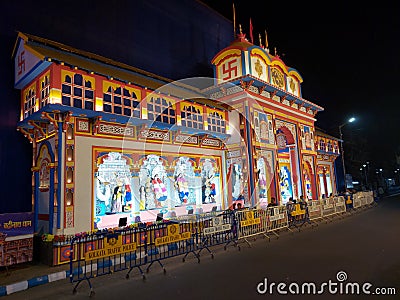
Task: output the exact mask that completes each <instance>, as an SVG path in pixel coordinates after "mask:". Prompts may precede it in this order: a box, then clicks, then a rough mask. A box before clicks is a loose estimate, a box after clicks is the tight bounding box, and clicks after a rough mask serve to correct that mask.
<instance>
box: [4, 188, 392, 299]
mask: <svg viewBox="0 0 400 300" xmlns="http://www.w3.org/2000/svg"><path fill="white" fill-rule="evenodd" d="M251 242H252V247H248V246H247V245H246V244H241V247H240V248H241V250H240V251H238V249H237V248H235V247H228V249H227V250H226V251H224V250H223V248H222V247H218V248H213V249H214V250H215V257H214V259H211V257H210V255H208V254H207V253H206V252H202V256H201V262H200V263H197V260H196V259H194V258H193V257H192V256H189V258H188V259H187V260H186V262H184V263H183V262H182V260H181V257H178V258H173V259H169V260H166V261H165V268H166V270H167V273H166V274H165V275H164V274H163V272H162V269H161V268H159V266H158V265H154V266H153V267H152V268H151V270H150V273H149V274H147V279H146V281H143V280H142V278H141V276H140V275H139V273H138V272H137V271H136V270H135V271H133V272H132V273H131V277H130V278H129V279H126V278H125V275H126V272H125V271H124V272H118V273H114V274H112V275H106V276H102V277H98V278H95V279H93V280H92V281H91V282H92V284H93V287H94V290H95V295H94V296H93V299H107V300H110V299H112V300H117V299H118V300H123V299H140V300H144V299H174V298H175V299H207V300H210V299H286V298H290V299H400V196H392V197H389V198H386V199H384V200H382V201H381V202H380V203H379V205H378V206H376V207H374V208H371V209H367V210H365V211H362V212H360V213H358V214H355V215H352V216H348V217H345V218H343V219H335V220H334V221H333V222H329V223H321V224H320V225H319V226H318V227H315V228H311V227H309V226H307V228H304V229H303V230H302V231H301V232H295V233H294V234H290V233H283V234H282V235H281V237H280V238H279V239H275V238H272V239H271V242H268V240H266V239H263V238H261V237H260V238H258V239H257V240H256V241H253V240H251ZM339 272H345V273H346V274H344V273H339ZM338 273H339V274H340V275H339V274H338ZM344 275H346V276H347V279H346V280H343V281H339V279H337V276H339V277H340V276H344ZM265 278H266V280H267V287H268V289H272V294H271V293H270V292H269V290H267V292H266V293H264V294H260V293H258V292H257V286H259V290H260V291H261V292H263V289H264V288H265V286H266V285H265V284H261V285H259V283H260V282H264V281H265ZM340 278H342V277H340ZM329 281H331V286H329ZM272 283H275V285H272ZM279 283H282V284H286V286H285V287H283V285H282V284H281V290H282V289H283V290H285V291H286V292H287V293H288V294H286V295H282V294H280V293H279V292H278V290H277V285H278V284H279ZM303 283H314V284H315V285H316V287H317V291H321V290H322V287H323V293H322V294H321V295H310V294H308V295H304V294H303V295H292V294H291V292H292V291H293V292H295V288H296V286H299V288H300V291H301V287H302V284H303ZM334 283H337V284H338V285H337V286H335V285H334ZM340 283H342V287H343V289H342V291H343V292H342V294H340ZM348 283H357V284H359V286H362V285H363V284H365V283H371V285H372V286H371V287H369V288H368V286H366V288H367V290H368V291H370V292H371V293H374V292H375V291H376V288H377V287H378V288H395V289H396V292H397V295H395V296H394V295H385V296H377V295H365V294H363V295H358V296H354V295H351V294H350V295H349V294H346V293H345V288H346V287H349V286H348V285H347V286H346V284H348ZM271 285H272V287H271ZM289 286H290V287H291V289H289ZM335 287H336V288H337V289H338V292H337V293H336V294H335V295H332V293H331V292H330V291H329V288H330V289H331V291H334V288H335ZM72 289H73V284H71V283H69V281H68V280H65V281H56V282H53V283H49V284H46V285H43V286H38V287H34V288H31V289H28V290H26V291H23V292H18V293H15V294H12V295H9V296H7V299H8V300H12V299H75V300H78V299H89V296H88V295H89V288H88V285H87V283H86V282H83V283H82V284H81V285H80V286H79V287H78V292H77V293H76V294H75V295H73V294H72ZM351 290H352V288H350V289H349V291H351ZM380 291H384V290H382V289H381V290H380ZM386 291H387V292H389V290H388V289H387V290H386Z"/></svg>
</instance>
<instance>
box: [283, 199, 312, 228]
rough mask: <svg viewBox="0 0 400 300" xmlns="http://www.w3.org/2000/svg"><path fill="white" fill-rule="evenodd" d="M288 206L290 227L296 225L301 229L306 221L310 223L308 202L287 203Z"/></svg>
mask: <svg viewBox="0 0 400 300" xmlns="http://www.w3.org/2000/svg"><path fill="white" fill-rule="evenodd" d="M286 208H287V214H288V221H289V227H288V228H291V227H296V228H297V229H298V230H299V231H300V228H301V227H302V226H303V225H304V224H305V223H310V220H309V218H308V214H307V203H306V202H301V203H293V204H287V205H286Z"/></svg>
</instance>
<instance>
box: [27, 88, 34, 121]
mask: <svg viewBox="0 0 400 300" xmlns="http://www.w3.org/2000/svg"><path fill="white" fill-rule="evenodd" d="M35 106H36V95H35V88H34V87H31V88H29V89H27V90H26V91H25V95H24V118H27V117H29V116H30V115H31V114H33V113H34V112H35Z"/></svg>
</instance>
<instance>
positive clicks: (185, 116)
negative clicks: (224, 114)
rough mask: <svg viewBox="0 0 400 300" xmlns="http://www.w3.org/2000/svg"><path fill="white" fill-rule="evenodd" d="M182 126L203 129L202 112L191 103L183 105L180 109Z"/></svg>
mask: <svg viewBox="0 0 400 300" xmlns="http://www.w3.org/2000/svg"><path fill="white" fill-rule="evenodd" d="M181 120H182V126H186V127H190V128H196V129H204V125H203V112H202V111H201V110H200V109H198V108H196V107H195V106H193V105H185V106H184V107H183V109H182V111H181Z"/></svg>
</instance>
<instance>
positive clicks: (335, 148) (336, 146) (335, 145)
mask: <svg viewBox="0 0 400 300" xmlns="http://www.w3.org/2000/svg"><path fill="white" fill-rule="evenodd" d="M333 148H334V150H335V151H334V152H335V153H339V148H338V144H337V143H335V144H334V146H333Z"/></svg>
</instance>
